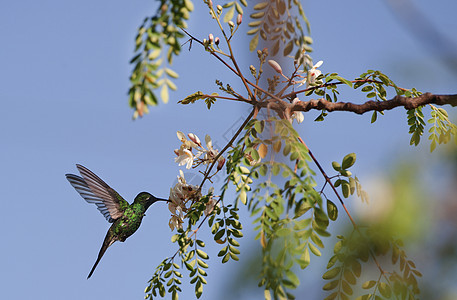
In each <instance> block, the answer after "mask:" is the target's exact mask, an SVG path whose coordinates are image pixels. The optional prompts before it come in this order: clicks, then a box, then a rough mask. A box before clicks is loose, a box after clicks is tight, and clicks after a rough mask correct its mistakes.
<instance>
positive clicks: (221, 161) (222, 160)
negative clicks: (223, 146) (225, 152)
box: [217, 156, 225, 171]
mask: <svg viewBox="0 0 457 300" xmlns="http://www.w3.org/2000/svg"><path fill="white" fill-rule="evenodd" d="M224 164H225V158H224V157H222V156H221V157H220V158H219V159H218V161H217V170H218V171H220V170H221V169H222V167H223V166H224Z"/></svg>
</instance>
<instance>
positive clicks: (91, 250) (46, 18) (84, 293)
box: [0, 0, 457, 299]
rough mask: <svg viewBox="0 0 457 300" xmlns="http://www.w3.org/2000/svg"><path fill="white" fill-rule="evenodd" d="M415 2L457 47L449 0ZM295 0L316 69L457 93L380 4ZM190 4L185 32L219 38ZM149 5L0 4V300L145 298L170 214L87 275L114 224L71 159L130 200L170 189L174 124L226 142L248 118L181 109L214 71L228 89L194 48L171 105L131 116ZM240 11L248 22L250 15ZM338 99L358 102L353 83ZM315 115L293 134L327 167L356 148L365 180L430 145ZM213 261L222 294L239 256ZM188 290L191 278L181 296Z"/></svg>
mask: <svg viewBox="0 0 457 300" xmlns="http://www.w3.org/2000/svg"><path fill="white" fill-rule="evenodd" d="M213 2H214V1H213ZM214 3H215V4H217V2H214ZM416 3H417V4H418V7H419V8H420V9H421V10H422V11H423V12H424V13H425V15H426V16H427V17H428V18H429V19H430V20H431V22H432V23H433V24H434V25H435V26H436V27H437V28H438V29H439V30H440V31H441V32H443V33H444V34H445V35H446V36H447V37H448V38H449V39H451V40H452V39H453V40H454V42H457V41H456V40H455V38H456V33H457V19H456V18H455V11H456V9H457V4H456V2H454V1H439V2H436V1H435V2H434V3H433V4H432V3H431V2H430V1H416ZM303 4H304V8H305V12H306V14H307V15H308V17H309V19H310V22H311V30H312V37H313V39H314V49H315V52H314V53H313V58H314V60H315V61H318V60H323V61H324V64H323V66H322V67H321V69H322V71H323V72H324V73H325V72H338V73H339V74H341V75H342V76H343V77H346V78H351V77H352V78H353V77H356V76H358V75H359V74H361V73H363V72H364V71H365V70H367V69H380V70H382V71H384V72H385V73H386V74H388V75H389V76H390V77H391V79H393V80H394V81H395V82H397V84H399V85H400V86H403V87H407V88H409V87H416V88H417V89H419V90H421V91H424V92H427V91H428V92H434V93H455V92H456V85H455V82H456V79H457V78H456V77H457V76H456V73H452V72H450V71H449V70H448V69H447V68H445V66H444V65H443V64H442V62H441V61H440V60H439V58H437V57H436V55H434V54H433V53H432V52H429V50H428V49H426V48H424V47H423V45H422V44H421V43H420V42H419V41H418V40H417V39H415V38H414V37H413V36H412V35H411V34H410V33H409V32H408V31H407V30H406V29H405V27H403V26H402V25H401V24H400V22H398V20H397V19H396V18H395V17H394V15H393V14H392V13H391V11H390V10H389V8H388V6H387V5H386V4H385V3H384V2H383V1H353V0H350V1H338V0H330V1H304V2H303ZM195 7H196V11H195V12H194V13H193V14H192V20H191V21H190V22H189V31H190V32H192V33H193V34H195V35H196V36H199V37H201V38H204V37H206V36H207V34H208V33H210V32H209V31H208V30H214V32H213V33H214V34H215V35H217V33H216V31H215V28H216V27H215V26H214V25H211V24H210V23H208V22H209V20H208V18H207V17H208V14H207V12H206V11H204V6H203V5H202V4H201V3H195ZM155 9H156V2H154V1H139V0H136V1H128V2H127V1H78V2H70V1H55V0H48V1H9V2H6V1H4V2H2V3H0V38H1V46H0V100H1V103H2V106H1V109H0V128H1V130H0V141H1V147H0V165H1V171H2V172H1V175H0V177H1V181H0V182H1V185H0V199H2V200H1V201H2V203H3V205H2V206H3V210H2V211H3V213H2V222H3V234H2V246H1V248H0V281H1V282H2V283H3V284H2V286H3V288H2V292H1V294H2V297H3V298H5V299H24V298H28V297H33V298H36V299H62V298H63V297H64V296H65V297H66V298H67V299H100V298H102V299H105V298H110V299H142V297H143V290H144V288H145V287H146V282H147V280H148V279H150V277H151V275H152V273H153V271H154V269H155V267H156V265H157V264H158V263H159V262H160V261H161V260H162V259H163V258H165V257H166V256H168V255H170V254H172V253H174V251H175V245H174V244H172V243H171V242H170V237H171V232H170V229H169V228H168V224H167V223H168V218H169V212H168V209H167V208H166V206H165V205H161V204H155V205H154V206H153V207H151V208H150V210H149V211H148V212H147V216H146V217H145V218H144V220H143V224H142V226H141V228H140V229H139V230H138V232H137V233H135V234H134V235H133V236H132V237H130V238H129V239H128V240H127V242H126V243H116V244H114V245H113V246H112V247H110V248H109V249H108V251H107V253H106V254H105V256H104V257H103V259H102V261H101V262H100V264H99V266H98V268H97V270H96V271H95V273H94V275H93V277H92V278H91V279H90V280H86V276H87V274H88V272H89V270H90V268H91V267H92V264H93V263H94V261H95V258H96V255H97V253H98V251H99V247H100V245H101V243H102V241H103V238H104V236H105V233H106V231H107V229H108V227H109V224H108V223H107V222H106V221H105V219H104V218H103V217H102V216H101V215H100V213H99V212H98V211H97V209H96V207H95V206H93V205H89V204H87V203H86V202H85V201H84V200H83V199H82V198H81V197H80V196H79V195H78V194H77V193H76V192H75V191H74V189H73V188H72V187H71V186H70V184H69V183H68V182H67V181H66V179H65V176H64V175H65V174H66V173H75V172H77V171H76V168H75V166H74V165H75V164H76V163H80V164H83V165H85V166H87V167H88V168H89V169H91V170H92V171H94V172H95V173H96V174H98V175H99V176H100V177H101V178H102V179H104V180H105V181H106V182H107V183H108V184H109V185H110V186H111V187H113V188H114V189H116V190H117V191H118V192H119V193H120V194H121V195H123V196H124V198H125V199H127V200H128V201H129V202H130V201H132V199H133V198H134V197H135V195H136V194H137V193H138V192H140V191H143V190H147V191H150V192H151V193H153V194H154V195H156V196H160V197H167V196H168V192H169V189H170V187H171V186H172V185H173V183H174V182H175V179H176V175H177V174H178V170H179V168H178V167H177V166H176V164H175V163H174V153H173V149H175V148H177V147H178V146H179V143H178V140H177V138H176V131H177V130H181V131H184V132H194V133H195V134H197V135H198V136H200V138H201V139H203V138H204V136H205V134H210V135H211V136H212V137H213V140H215V142H216V143H217V144H218V145H219V147H220V148H221V147H222V146H223V145H224V144H223V143H224V137H223V135H224V133H226V131H227V130H229V129H230V128H231V126H232V125H233V124H234V123H236V122H237V121H238V120H239V118H240V117H242V116H245V115H247V112H248V107H246V106H244V105H241V104H232V103H222V102H220V103H217V104H216V106H215V107H214V109H212V110H211V111H208V110H206V108H205V107H204V105H203V104H200V103H199V104H196V105H194V106H181V105H179V104H177V101H178V100H180V99H182V98H184V97H185V96H187V95H188V94H191V93H193V92H195V91H196V90H199V89H200V90H205V91H208V90H209V89H210V88H213V87H214V90H216V88H215V86H214V79H215V78H214V73H216V74H217V76H221V77H222V78H224V80H226V81H227V82H230V83H231V84H232V85H233V86H237V81H236V79H235V78H233V77H230V76H228V74H229V73H228V72H227V71H226V70H224V69H223V68H222V67H221V65H220V64H218V63H217V62H216V61H214V60H212V59H211V58H210V57H209V55H208V54H207V53H205V52H203V51H201V49H199V48H198V47H197V46H194V47H193V48H192V50H191V51H190V52H189V51H187V50H184V51H183V52H182V56H181V57H179V58H178V59H176V60H175V64H174V66H173V68H174V69H175V70H176V71H177V72H178V73H179V74H180V79H179V80H178V81H177V84H178V87H179V90H178V91H177V92H176V93H173V94H171V97H170V103H168V104H167V105H163V104H161V105H159V106H158V107H157V108H152V109H151V113H150V114H149V115H147V116H146V117H145V118H143V119H141V120H137V121H132V119H131V114H132V111H131V110H130V109H129V107H128V105H127V90H128V87H129V81H128V77H129V75H130V70H131V67H130V65H129V64H128V61H129V60H130V58H131V57H132V56H133V46H134V37H135V35H136V29H137V27H138V26H139V25H140V23H141V22H142V20H143V18H144V17H145V16H148V15H151V14H152V13H153V12H154V11H155ZM244 20H245V24H243V26H244V27H243V29H245V28H247V20H248V18H247V17H245V18H244ZM237 39H238V40H237V41H236V42H237V47H239V48H236V53H239V54H243V53H245V51H247V42H248V40H247V39H246V38H245V37H244V36H242V35H238V36H237ZM241 62H242V63H243V62H244V64H242V65H243V66H244V68H245V70H246V72H247V70H248V68H247V66H248V65H249V64H255V63H256V61H255V60H252V57H250V56H244V57H243V58H242V59H241ZM218 78H220V77H218ZM343 99H344V100H345V101H352V102H361V101H363V100H364V99H363V98H361V96H358V95H357V94H354V93H352V92H348V94H345V96H344V97H342V100H343ZM315 117H316V113H311V114H310V115H309V116H308V115H307V116H305V119H306V122H305V123H304V124H302V125H301V127H299V128H298V130H299V131H300V133H301V134H302V136H303V137H304V139H305V140H306V141H307V143H308V145H309V146H310V148H311V149H312V150H313V152H314V153H315V154H316V155H317V156H318V158H319V159H320V160H321V161H322V163H323V164H324V165H325V166H326V168H329V166H330V162H331V161H332V160H341V158H342V157H343V156H344V155H345V154H347V153H350V152H356V153H357V154H358V163H357V166H356V167H357V168H356V172H357V173H358V174H361V176H362V177H363V176H364V175H365V176H367V177H368V176H370V174H371V173H372V172H373V171H374V170H376V171H377V172H382V171H383V168H387V167H386V163H385V161H388V160H389V158H390V157H391V156H392V155H393V154H394V153H398V152H402V151H411V152H412V153H417V152H419V151H420V152H424V153H426V151H427V149H428V144H427V143H424V144H423V145H422V147H419V148H410V147H409V136H408V134H407V131H408V130H407V125H406V113H405V112H404V111H403V110H397V111H395V112H392V113H388V114H387V116H385V117H382V118H380V119H379V120H378V122H377V123H376V124H374V125H370V124H369V120H370V116H369V115H367V116H361V117H360V116H358V117H355V116H354V115H352V114H350V113H335V114H331V115H330V116H329V117H328V119H327V121H326V122H321V123H313V122H312V120H313V119H314V118H315ZM343 128H344V130H342V129H343ZM425 155H428V154H425ZM361 176H359V177H361ZM250 222H251V221H250V220H246V221H245V223H246V224H249V223H250ZM247 227H249V225H247ZM245 235H246V238H245V241H246V244H247V245H250V244H255V243H250V242H249V237H251V238H252V237H253V234H252V233H248V232H246V233H245ZM208 244H209V246H208V247H209V253H210V255H211V256H212V257H216V253H217V250H216V249H217V247H215V246H214V245H213V243H212V242H210V240H208ZM246 248H247V246H246ZM212 262H214V260H212ZM214 265H215V267H211V268H210V275H211V277H210V280H209V284H208V285H207V286H205V293H204V295H203V299H217V298H219V297H220V294H219V291H220V290H221V287H222V286H223V285H224V283H225V282H226V281H227V277H230V276H231V274H235V273H234V271H235V269H236V264H230V265H228V266H225V265H224V266H221V265H220V264H217V263H216V262H214ZM318 277H319V276H318ZM184 281H187V280H186V279H185V280H184ZM304 287H305V286H303V288H304ZM258 292H259V293H258V294H253V295H256V296H255V297H257V298H259V297H261V295H262V294H261V291H258ZM254 293H255V292H254ZM186 295H187V296H186ZM192 295H193V290H192V289H190V288H189V287H187V289H186V290H185V292H184V294H183V296H182V299H188V298H191V296H192ZM233 295H234V296H235V295H236V296H238V297H240V298H241V299H248V298H243V296H241V295H237V294H236V292H233ZM244 296H246V295H244Z"/></svg>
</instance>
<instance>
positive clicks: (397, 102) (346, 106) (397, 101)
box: [257, 93, 457, 115]
mask: <svg viewBox="0 0 457 300" xmlns="http://www.w3.org/2000/svg"><path fill="white" fill-rule="evenodd" d="M426 104H436V105H440V106H441V105H445V104H449V105H451V106H457V94H456V95H434V94H431V93H425V94H422V95H420V96H418V97H414V98H409V97H404V96H395V97H394V98H392V99H390V100H387V101H367V102H365V103H363V104H355V103H351V102H329V101H327V100H325V99H324V98H321V99H317V100H316V99H312V100H309V101H298V102H296V103H295V104H287V105H290V106H291V107H290V111H291V112H294V111H304V112H307V111H310V110H312V109H316V110H322V109H325V110H327V111H329V112H331V111H347V112H353V113H356V114H359V115H361V114H364V113H366V112H368V111H384V110H390V109H394V108H396V107H399V106H403V107H404V108H405V109H408V110H409V109H414V108H417V107H419V106H423V105H426ZM257 105H258V106H260V107H267V106H268V107H269V108H271V109H273V110H275V111H277V112H278V111H283V110H284V104H283V103H281V104H280V103H277V102H276V100H274V101H273V99H272V101H264V102H258V103H257Z"/></svg>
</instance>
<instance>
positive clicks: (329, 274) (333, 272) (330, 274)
mask: <svg viewBox="0 0 457 300" xmlns="http://www.w3.org/2000/svg"><path fill="white" fill-rule="evenodd" d="M340 271H341V267H335V268H333V269H330V270H328V271H327V272H325V273H324V275H322V278H323V279H325V280H330V279H333V278H335V277H336V276H338V274H340Z"/></svg>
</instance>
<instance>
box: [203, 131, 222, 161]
mask: <svg viewBox="0 0 457 300" xmlns="http://www.w3.org/2000/svg"><path fill="white" fill-rule="evenodd" d="M205 142H206V148H208V150H206V151H205V152H204V153H205V158H204V160H205V161H204V164H209V163H211V162H212V161H213V159H214V158H215V157H216V156H217V155H218V154H219V151H217V150H216V149H214V148H213V141H212V140H211V137H210V136H209V135H206V136H205Z"/></svg>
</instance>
